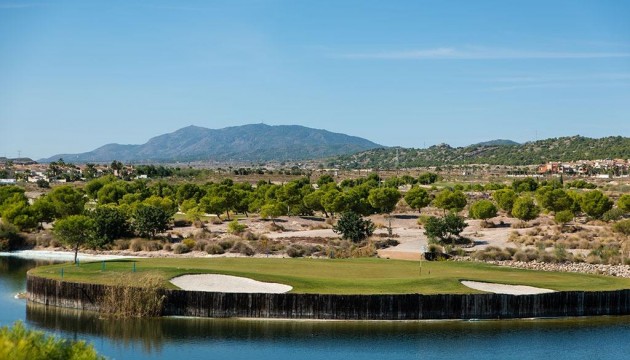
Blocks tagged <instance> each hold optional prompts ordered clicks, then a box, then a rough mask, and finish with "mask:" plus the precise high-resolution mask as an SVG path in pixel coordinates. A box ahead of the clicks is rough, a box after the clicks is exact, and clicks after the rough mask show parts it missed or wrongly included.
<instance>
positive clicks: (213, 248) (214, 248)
mask: <svg viewBox="0 0 630 360" xmlns="http://www.w3.org/2000/svg"><path fill="white" fill-rule="evenodd" d="M204 250H205V251H206V252H207V253H208V254H211V255H219V254H223V253H225V250H224V249H223V247H221V245H219V244H216V243H213V244H208V245H206V248H205V249H204Z"/></svg>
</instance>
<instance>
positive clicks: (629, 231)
mask: <svg viewBox="0 0 630 360" xmlns="http://www.w3.org/2000/svg"><path fill="white" fill-rule="evenodd" d="M612 229H613V231H614V232H616V233H620V234H623V235H626V236H628V235H630V219H626V220H621V221H618V222H616V223H615V224H613V226H612Z"/></svg>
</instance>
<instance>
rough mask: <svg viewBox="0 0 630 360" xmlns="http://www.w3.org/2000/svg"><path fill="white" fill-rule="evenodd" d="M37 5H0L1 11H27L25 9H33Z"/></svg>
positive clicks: (15, 3) (17, 3)
mask: <svg viewBox="0 0 630 360" xmlns="http://www.w3.org/2000/svg"><path fill="white" fill-rule="evenodd" d="M37 5H38V4H34V3H19V2H13V3H0V10H10V9H25V8H32V7H35V6H37Z"/></svg>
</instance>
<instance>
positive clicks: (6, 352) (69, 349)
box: [0, 322, 105, 360]
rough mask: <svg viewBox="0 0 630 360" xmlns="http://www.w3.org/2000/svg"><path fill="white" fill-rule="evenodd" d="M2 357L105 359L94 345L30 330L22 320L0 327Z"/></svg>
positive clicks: (46, 359) (52, 359) (20, 358)
mask: <svg viewBox="0 0 630 360" xmlns="http://www.w3.org/2000/svg"><path fill="white" fill-rule="evenodd" d="M0 359H11V360H105V358H104V357H102V356H100V355H98V353H97V352H96V350H94V347H93V346H92V345H88V344H86V343H85V342H83V341H68V340H63V339H58V338H55V337H52V336H49V335H45V334H44V333H43V332H40V331H35V330H29V329H27V328H26V327H24V325H22V323H21V322H16V323H15V324H13V326H12V327H10V328H9V327H7V326H3V327H1V328H0Z"/></svg>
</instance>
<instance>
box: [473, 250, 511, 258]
mask: <svg viewBox="0 0 630 360" xmlns="http://www.w3.org/2000/svg"><path fill="white" fill-rule="evenodd" d="M472 258H473V259H477V260H484V261H487V260H495V261H502V260H511V259H512V254H510V252H509V251H507V250H506V249H500V248H498V247H496V246H488V247H487V248H485V249H484V250H477V251H475V253H474V254H473V255H472Z"/></svg>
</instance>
